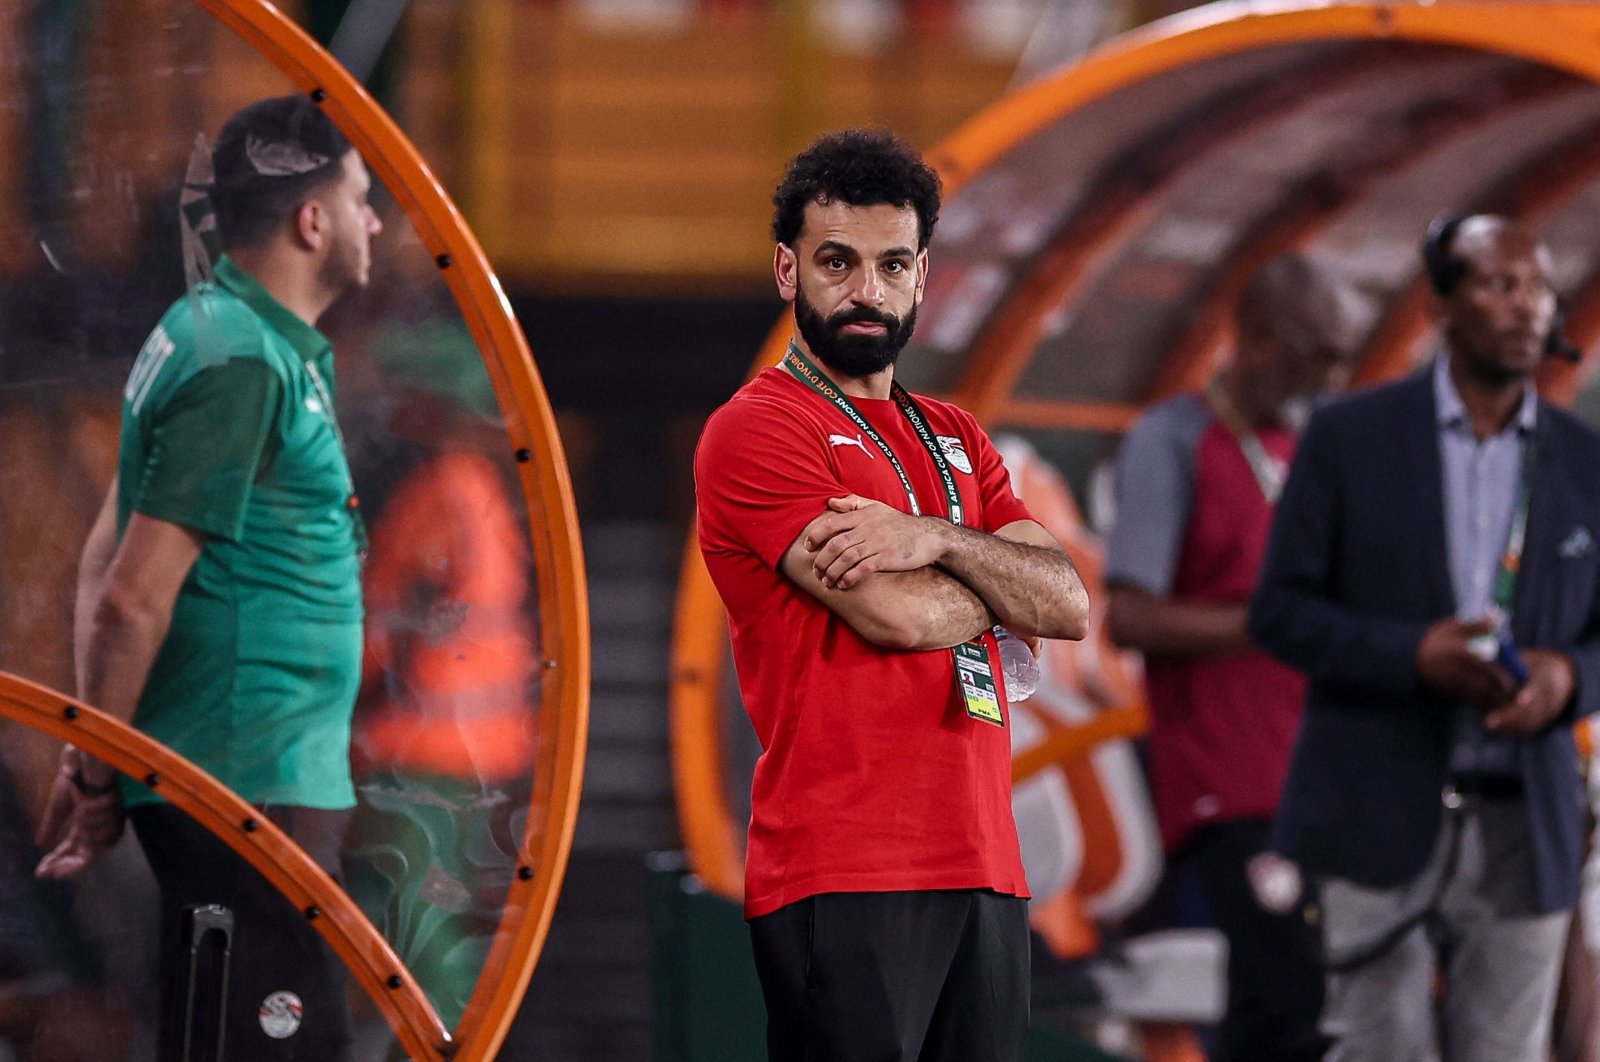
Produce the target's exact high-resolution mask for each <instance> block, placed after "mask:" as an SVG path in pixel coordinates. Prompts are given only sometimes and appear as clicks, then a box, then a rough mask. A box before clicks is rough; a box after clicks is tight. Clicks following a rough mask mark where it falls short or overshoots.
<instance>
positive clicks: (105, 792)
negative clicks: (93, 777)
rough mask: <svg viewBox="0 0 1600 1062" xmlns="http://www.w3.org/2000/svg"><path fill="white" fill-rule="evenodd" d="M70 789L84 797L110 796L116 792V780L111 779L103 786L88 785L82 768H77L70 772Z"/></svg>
mask: <svg viewBox="0 0 1600 1062" xmlns="http://www.w3.org/2000/svg"><path fill="white" fill-rule="evenodd" d="M72 787H73V788H74V789H76V790H77V791H78V792H80V793H82V794H83V795H84V796H86V797H103V796H110V795H111V794H112V793H115V792H116V791H117V780H116V779H115V778H112V779H111V781H109V782H107V783H106V784H105V785H90V784H89V780H88V779H87V778H85V777H84V776H83V768H82V767H79V768H78V769H77V770H76V771H73V772H72Z"/></svg>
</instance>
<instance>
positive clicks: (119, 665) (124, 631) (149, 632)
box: [79, 599, 172, 785]
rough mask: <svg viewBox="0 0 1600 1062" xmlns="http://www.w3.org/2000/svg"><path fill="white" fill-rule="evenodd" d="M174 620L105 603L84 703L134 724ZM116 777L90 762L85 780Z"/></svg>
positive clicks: (85, 664) (88, 654)
mask: <svg viewBox="0 0 1600 1062" xmlns="http://www.w3.org/2000/svg"><path fill="white" fill-rule="evenodd" d="M171 618H172V617H171V614H170V613H168V614H166V615H162V614H160V613H155V612H149V611H141V610H134V609H126V608H120V607H118V606H117V605H116V603H115V602H110V601H106V600H104V599H102V600H101V602H100V604H99V605H98V606H97V607H96V608H95V611H94V619H93V621H92V623H91V625H90V628H89V634H88V644H87V646H86V647H85V648H86V651H85V653H84V656H83V661H82V663H81V665H80V667H79V675H80V681H81V683H82V688H81V689H80V690H79V696H80V698H81V699H82V700H84V701H85V702H86V703H88V704H89V705H90V706H91V707H93V708H96V709H98V710H100V711H102V712H104V713H105V714H107V715H109V716H111V717H112V718H114V719H117V720H119V721H121V722H124V723H126V722H129V721H131V720H132V719H133V713H134V710H135V709H136V708H137V707H138V704H139V696H140V694H141V693H143V692H144V686H145V682H146V681H147V680H148V679H149V677H150V669H151V667H152V666H153V665H154V663H155V659H156V654H157V653H158V652H160V650H161V643H162V642H163V641H164V640H165V639H166V636H167V630H168V627H169V626H170V624H171ZM112 773H113V772H112V771H111V769H110V768H109V767H107V766H105V765H103V764H99V763H97V762H94V761H90V760H86V761H85V768H84V776H85V779H86V780H87V781H89V782H90V783H91V784H95V785H101V784H104V783H106V782H107V781H109V780H110V778H111V776H112Z"/></svg>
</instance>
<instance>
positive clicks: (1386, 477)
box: [1250, 372, 1600, 911]
mask: <svg viewBox="0 0 1600 1062" xmlns="http://www.w3.org/2000/svg"><path fill="white" fill-rule="evenodd" d="M1535 438H1536V441H1537V446H1538V451H1537V466H1536V468H1535V471H1534V482H1533V489H1532V495H1531V498H1530V501H1529V514H1528V538H1527V544H1526V546H1525V548H1524V553H1523V560H1522V570H1521V574H1520V575H1519V577H1518V579H1517V587H1516V596H1515V599H1514V601H1513V605H1512V621H1511V626H1512V634H1513V637H1514V639H1515V641H1516V643H1517V645H1518V646H1520V647H1523V648H1541V649H1559V650H1561V651H1563V652H1565V653H1567V654H1568V656H1570V657H1571V659H1572V661H1573V664H1574V665H1575V670H1576V672H1577V694H1576V697H1575V700H1574V704H1573V706H1572V707H1571V708H1570V709H1569V711H1568V713H1567V715H1566V716H1565V717H1564V718H1563V719H1562V720H1560V721H1558V722H1557V723H1555V724H1553V725H1551V726H1550V727H1548V728H1546V729H1545V730H1543V731H1542V732H1540V733H1538V734H1535V735H1533V736H1531V737H1528V738H1525V739H1523V740H1521V741H1519V742H1518V746H1519V747H1518V759H1519V762H1520V766H1521V771H1522V776H1523V780H1524V783H1525V785H1526V789H1527V807H1528V817H1529V823H1528V826H1529V830H1530V831H1531V836H1532V841H1533V849H1534V857H1535V864H1536V868H1537V871H1538V879H1539V880H1538V886H1539V901H1540V905H1541V907H1542V908H1543V909H1544V910H1546V911H1553V910H1558V909H1561V908H1566V907H1571V906H1572V905H1573V904H1574V903H1575V902H1576V900H1577V896H1578V883H1579V873H1580V868H1581V864H1582V860H1583V854H1584V835H1583V834H1584V803H1585V801H1584V792H1583V788H1582V784H1581V781H1580V779H1579V776H1578V756H1577V750H1576V748H1575V746H1574V744H1573V740H1572V733H1571V723H1572V719H1573V716H1574V715H1582V714H1587V713H1589V712H1593V711H1595V710H1596V709H1600V583H1597V580H1600V435H1596V434H1595V433H1594V432H1593V431H1591V430H1590V429H1588V428H1587V427H1585V426H1584V425H1583V424H1581V423H1579V422H1578V421H1577V420H1576V419H1575V418H1574V417H1572V416H1571V415H1570V414H1567V413H1565V412H1564V411H1562V410H1559V409H1556V408H1554V407H1552V406H1549V405H1547V404H1544V403H1541V404H1540V406H1539V415H1538V426H1537V428H1536V430H1535ZM1441 466H1442V461H1441V459H1440V456H1439V435H1438V419H1437V415H1436V412H1435V403H1434V397H1433V382H1432V378H1431V375H1430V373H1429V372H1423V373H1420V374H1418V375H1416V376H1413V377H1410V378H1408V379H1405V380H1402V381H1400V382H1398V383H1394V384H1389V385H1387V386H1384V387H1379V388H1375V389H1372V390H1370V391H1365V392H1361V393H1357V394H1354V395H1351V396H1350V397H1348V398H1345V399H1342V400H1339V401H1337V402H1334V403H1332V404H1330V405H1328V406H1327V407H1325V408H1323V409H1321V410H1319V411H1318V412H1317V413H1316V415H1315V416H1313V417H1312V420H1311V424H1310V425H1309V427H1308V428H1307V429H1306V432H1305V434H1304V435H1303V436H1302V438H1301V440H1300V446H1299V450H1298V451H1297V453H1296V455H1295V460H1294V465H1293V467H1292V469H1291V470H1290V473H1289V480H1288V483H1287V484H1286V485H1285V487H1284V492H1283V497H1282V499H1281V500H1280V501H1279V504H1278V510H1277V514H1276V516H1275V518H1274V520H1273V525H1272V538H1271V542H1270V544H1269V546H1268V551H1267V559H1266V562H1265V566H1264V567H1263V569H1262V573H1261V578H1260V582H1259V584H1258V585H1257V588H1256V593H1255V597H1254V599H1253V601H1252V602H1251V607H1250V633H1251V635H1252V636H1253V637H1254V638H1255V640H1256V641H1257V642H1258V643H1260V645H1261V646H1262V647H1263V648H1265V649H1266V650H1267V651H1268V652H1270V653H1272V654H1273V655H1274V656H1276V657H1278V658H1279V659H1281V660H1283V661H1284V662H1285V663H1287V664H1289V665H1291V666H1293V667H1296V668H1298V669H1300V670H1301V671H1304V672H1305V673H1306V674H1307V675H1308V676H1309V677H1310V679H1311V686H1310V691H1309V693H1308V694H1307V697H1306V713H1305V720H1304V722H1303V723H1302V724H1301V728H1300V735H1299V738H1298V739H1297V741H1296V743H1295V750H1294V756H1293V759H1292V761H1291V765H1290V769H1289V776H1288V780H1287V781H1286V783H1285V785H1284V792H1283V798H1282V801H1281V803H1280V806H1279V810H1278V817H1277V822H1276V824H1275V829H1274V846H1275V847H1276V848H1277V849H1278V850H1279V851H1281V852H1283V853H1284V854H1285V855H1287V856H1289V857H1290V858H1292V859H1295V860H1297V861H1298V862H1299V863H1300V864H1301V865H1302V866H1303V867H1305V868H1306V869H1307V870H1308V871H1310V872H1311V873H1313V874H1331V875H1335V876H1338V877H1341V878H1345V879H1348V880H1351V881H1354V882H1357V883H1360V884H1364V885H1369V886H1374V887H1384V886H1392V885H1398V884H1401V883H1403V882H1406V881H1409V880H1411V879H1412V878H1413V877H1414V876H1415V875H1416V874H1417V873H1418V872H1419V871H1420V870H1421V869H1422V867H1423V864H1424V863H1425V862H1426V860H1427V856H1428V852H1429V850H1430V848H1431V846H1432V844H1433V841H1434V839H1435V837H1436V836H1437V834H1438V831H1439V825H1440V822H1441V818H1442V810H1441V807H1442V805H1441V794H1442V792H1443V789H1444V786H1445V782H1446V764H1447V759H1448V756H1449V751H1450V745H1451V739H1452V732H1451V717H1452V714H1453V712H1454V702H1452V701H1450V700H1448V699H1446V698H1444V697H1442V696H1439V695H1437V694H1435V693H1433V692H1431V691H1430V690H1428V689H1427V688H1425V687H1424V686H1423V685H1422V684H1421V682H1420V680H1419V678H1418V675H1417V668H1416V651H1417V645H1418V643H1419V642H1420V641H1421V640H1422V636H1423V633H1424V632H1425V631H1426V630H1427V629H1428V627H1429V626H1430V625H1431V624H1432V623H1434V622H1435V621H1437V620H1439V619H1442V618H1444V617H1446V616H1450V615H1453V614H1454V612H1455V593H1454V590H1453V589H1452V586H1451V581H1450V568H1449V559H1448V554H1447V547H1446V544H1445V543H1446V539H1445V523H1444V519H1445V517H1444V498H1443V487H1442V482H1443V478H1442V467H1441Z"/></svg>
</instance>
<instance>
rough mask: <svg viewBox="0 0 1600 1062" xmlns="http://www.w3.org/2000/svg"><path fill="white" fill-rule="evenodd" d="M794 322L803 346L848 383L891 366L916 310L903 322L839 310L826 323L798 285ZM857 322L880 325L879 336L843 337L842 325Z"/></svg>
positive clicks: (862, 310) (865, 310)
mask: <svg viewBox="0 0 1600 1062" xmlns="http://www.w3.org/2000/svg"><path fill="white" fill-rule="evenodd" d="M794 322H795V326H796V327H797V328H798V329H799V330H800V337H801V338H802V339H804V340H805V341H806V346H808V347H810V348H811V353H813V354H815V355H816V356H817V358H818V360H820V361H821V362H822V364H824V365H826V366H827V367H828V368H830V369H832V370H834V371H835V372H837V373H839V374H840V375H842V376H847V377H850V378H851V379H856V380H859V379H864V378H866V377H868V376H874V375H876V374H878V373H880V372H882V371H883V370H884V369H887V368H889V366H891V365H893V364H894V363H895V359H897V358H898V357H900V351H901V350H902V349H903V348H904V347H905V345H906V343H907V342H909V341H910V339H911V333H912V332H913V331H914V330H915V329H916V326H917V308H916V307H915V306H912V307H911V312H910V313H908V314H906V315H905V317H904V318H900V317H896V316H895V315H894V314H890V313H884V312H883V311H881V310H874V309H872V308H871V307H869V306H856V307H852V308H851V309H848V310H840V311H839V312H838V313H835V314H834V315H833V316H831V317H828V318H826V319H824V318H823V316H822V314H820V313H818V312H817V308H816V307H815V306H813V305H811V302H810V300H809V299H807V298H806V293H805V291H804V290H803V289H802V288H800V287H799V286H798V285H797V286H796V287H795V293H794ZM859 322H870V323H872V324H881V325H883V327H884V334H883V335H881V336H870V335H847V334H845V333H844V331H843V329H844V327H845V325H848V324H855V323H859Z"/></svg>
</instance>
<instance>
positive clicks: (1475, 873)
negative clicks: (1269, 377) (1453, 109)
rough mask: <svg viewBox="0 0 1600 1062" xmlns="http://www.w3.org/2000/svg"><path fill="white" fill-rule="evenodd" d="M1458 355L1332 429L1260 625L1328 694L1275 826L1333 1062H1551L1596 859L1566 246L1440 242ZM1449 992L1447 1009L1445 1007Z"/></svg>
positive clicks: (1315, 705) (1307, 460)
mask: <svg viewBox="0 0 1600 1062" xmlns="http://www.w3.org/2000/svg"><path fill="white" fill-rule="evenodd" d="M1424 255H1425V261H1426V267H1427V271H1428V276H1429V279H1430V281H1431V283H1432V285H1433V287H1434V290H1435V291H1436V293H1437V295H1438V307H1439V317H1440V321H1441V325H1442V331H1443V339H1444V350H1443V352H1442V353H1441V354H1440V356H1439V357H1438V358H1437V359H1436V360H1435V361H1434V362H1433V363H1432V364H1431V365H1430V367H1429V368H1427V369H1426V370H1424V371H1423V372H1421V373H1418V374H1417V375H1415V376H1413V377H1411V378H1409V379H1406V380H1402V381H1400V382H1398V383H1394V384H1390V385H1388V386H1385V387H1380V388H1376V389H1374V390H1371V391H1367V392H1365V393H1362V394H1359V395H1356V396H1353V397H1351V398H1349V399H1346V400H1344V401H1340V402H1336V403H1334V404H1332V405H1331V406H1329V407H1326V408H1324V409H1322V410H1320V411H1319V412H1318V413H1317V414H1315V415H1314V416H1313V418H1312V420H1311V423H1310V426H1309V427H1308V428H1307V430H1306V432H1305V434H1304V436H1303V437H1302V439H1301V442H1300V448H1299V450H1298V452H1297V454H1296V456H1295V460H1294V465H1293V468H1292V470H1291V472H1290V474H1289V480H1288V483H1287V484H1286V486H1285V489H1284V493H1283V498H1282V500H1281V501H1280V503H1279V505H1278V510H1277V514H1276V517H1275V519H1274V523H1273V530H1272V538H1271V542H1270V544H1269V547H1268V553H1267V560H1266V564H1265V567H1264V569H1263V571H1262V575H1261V581H1260V583H1259V585H1258V587H1257V591H1256V595H1255V599H1254V601H1253V603H1252V607H1251V612H1250V631H1251V633H1252V635H1253V636H1254V637H1255V638H1256V639H1257V641H1258V642H1259V643H1260V644H1261V645H1262V646H1263V647H1265V648H1266V649H1267V650H1268V651H1269V652H1271V653H1273V654H1275V655H1276V656H1278V657H1279V658H1280V659H1282V660H1283V661H1285V662H1286V663H1289V664H1291V665H1293V666H1295V667H1298V668H1300V669H1301V670H1303V671H1305V672H1306V673H1307V674H1308V676H1309V677H1310V680H1311V685H1310V691H1309V694H1308V696H1307V700H1306V714H1305V721H1304V724H1303V726H1302V729H1301V732H1300V736H1299V740H1298V741H1297V743H1296V747H1295V754H1294V758H1293V761H1292V763H1291V766H1290V772H1289V778H1288V781H1287V783H1286V785H1285V788H1284V793H1283V798H1282V803H1281V805H1280V809H1279V813H1278V818H1277V822H1276V825H1275V830H1274V837H1273V840H1274V844H1275V847H1276V848H1277V849H1278V850H1279V851H1281V852H1283V853H1284V854H1285V855H1287V856H1288V857H1290V858H1291V859H1293V860H1295V861H1297V862H1298V863H1299V864H1300V866H1301V867H1302V868H1304V869H1305V870H1306V871H1308V872H1309V873H1310V874H1311V875H1313V876H1314V877H1315V879H1316V880H1317V881H1318V883H1319V885H1320V906H1321V910H1322V926H1323V940H1324V945H1325V950H1326V955H1327V960H1328V963H1329V968H1330V969H1329V977H1328V983H1327V1002H1326V1004H1325V1006H1324V1009H1323V1017H1322V1026H1323V1031H1324V1032H1325V1033H1326V1034H1327V1035H1329V1036H1330V1037H1332V1038H1333V1040H1334V1046H1333V1048H1332V1050H1331V1051H1330V1053H1329V1055H1328V1056H1327V1057H1328V1058H1329V1059H1330V1060H1332V1062H1347V1060H1366V1059H1371V1060H1386V1062H1387V1060H1393V1059H1422V1058H1426V1057H1429V1055H1430V1052H1431V1051H1432V1050H1433V1039H1434V1036H1435V1029H1437V1035H1438V1038H1439V1044H1438V1049H1439V1051H1440V1054H1441V1055H1442V1057H1443V1059H1444V1060H1445V1062H1478V1060H1481V1062H1490V1060H1493V1062H1544V1060H1545V1059H1546V1058H1547V1057H1548V1043H1549V1028H1550V1013H1551V1009H1552V1006H1553V1002H1554V998H1555V990H1556V982H1557V975H1558V969H1559V964H1560V959H1561V953H1562V947H1563V943H1564V940H1565V934H1566V928H1567V925H1568V923H1569V921H1570V909H1571V908H1572V906H1573V905H1574V903H1575V902H1576V899H1577V893H1578V883H1579V867H1580V861H1581V858H1582V854H1583V845H1584V838H1583V832H1584V821H1583V819H1584V794H1583V788H1582V786H1581V784H1580V781H1579V778H1578V772H1577V755H1576V752H1575V750H1574V746H1573V740H1572V734H1571V725H1570V724H1571V721H1572V719H1573V717H1574V715H1575V714H1585V713H1588V712H1592V711H1594V710H1595V709H1596V708H1600V551H1597V549H1596V535H1600V472H1597V470H1600V436H1596V435H1595V433H1593V432H1592V431H1590V430H1589V429H1588V428H1586V427H1584V426H1583V425H1581V424H1579V423H1578V422H1577V421H1576V420H1575V419H1573V418H1572V417H1571V416H1570V415H1568V414H1566V413H1565V412H1563V411H1561V410H1558V409H1555V408H1552V407H1550V406H1548V405H1546V404H1544V403H1543V402H1541V401H1539V399H1538V397H1537V395H1536V393H1535V392H1534V388H1533V383H1532V376H1533V373H1534V370H1535V369H1536V368H1537V367H1538V365H1539V363H1540V361H1541V359H1542V358H1543V357H1544V356H1545V355H1546V354H1547V353H1549V352H1552V351H1555V350H1558V349H1559V348H1560V344H1559V341H1558V335H1557V333H1558V327H1557V312H1556V297H1555V293H1554V291H1553V290H1552V287H1551V280H1550V263H1549V256H1548V253H1547V252H1546V250H1545V249H1544V248H1543V247H1542V246H1541V245H1540V244H1539V243H1538V241H1537V240H1536V238H1535V237H1534V235H1533V234H1532V233H1531V232H1530V231H1529V230H1527V229H1526V228H1524V227H1523V226H1521V225H1519V224H1517V223H1515V222H1513V221H1510V220H1508V219H1506V218H1502V217H1494V216H1483V215H1479V216H1473V217H1467V218H1454V217H1452V218H1444V219H1441V220H1440V221H1438V222H1435V224H1434V226H1433V227H1432V229H1431V230H1430V232H1429V236H1428V240H1427V242H1426V244H1425V248H1424ZM1441 972H1442V974H1443V984H1444V991H1443V994H1442V996H1440V997H1439V1000H1438V1008H1437V1012H1435V1007H1434V986H1435V980H1436V976H1437V974H1438V973H1441Z"/></svg>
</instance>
